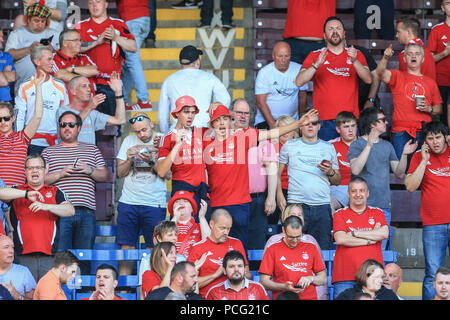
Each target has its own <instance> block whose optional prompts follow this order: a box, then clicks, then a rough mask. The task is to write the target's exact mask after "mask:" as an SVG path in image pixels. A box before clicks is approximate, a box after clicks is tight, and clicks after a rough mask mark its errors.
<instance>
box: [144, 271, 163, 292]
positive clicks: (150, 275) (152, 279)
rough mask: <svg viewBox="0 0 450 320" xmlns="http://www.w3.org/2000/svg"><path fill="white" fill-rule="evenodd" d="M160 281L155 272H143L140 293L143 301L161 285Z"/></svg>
mask: <svg viewBox="0 0 450 320" xmlns="http://www.w3.org/2000/svg"><path fill="white" fill-rule="evenodd" d="M161 281H162V280H161V279H160V278H159V276H158V274H157V273H156V272H155V271H153V270H147V271H145V272H144V274H143V275H142V293H143V294H144V299H145V297H146V296H147V295H148V294H149V292H150V291H152V289H153V288H154V287H156V286H159V285H160V284H161Z"/></svg>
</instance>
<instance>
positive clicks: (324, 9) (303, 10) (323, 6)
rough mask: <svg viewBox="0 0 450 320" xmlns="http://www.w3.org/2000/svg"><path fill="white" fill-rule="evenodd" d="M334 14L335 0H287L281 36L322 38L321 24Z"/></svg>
mask: <svg viewBox="0 0 450 320" xmlns="http://www.w3.org/2000/svg"><path fill="white" fill-rule="evenodd" d="M335 15H336V0H316V1H311V0H289V1H288V7H287V15H286V24H285V26H284V33H283V38H285V39H286V38H291V37H315V38H322V39H323V37H324V36H323V24H324V23H325V20H326V19H327V18H328V17H332V16H335Z"/></svg>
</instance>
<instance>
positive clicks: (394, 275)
mask: <svg viewBox="0 0 450 320" xmlns="http://www.w3.org/2000/svg"><path fill="white" fill-rule="evenodd" d="M384 272H385V273H386V278H385V279H384V286H385V287H386V288H388V289H391V290H392V291H393V292H394V293H395V294H396V295H397V297H398V298H399V299H400V300H404V299H403V298H401V297H399V296H398V288H400V286H401V285H402V282H403V270H402V268H400V267H399V266H398V265H397V264H396V263H388V264H387V265H385V266H384Z"/></svg>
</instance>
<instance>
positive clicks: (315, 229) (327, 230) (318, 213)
mask: <svg viewBox="0 0 450 320" xmlns="http://www.w3.org/2000/svg"><path fill="white" fill-rule="evenodd" d="M302 208H303V216H304V218H305V225H304V227H303V233H307V234H310V235H311V236H313V237H314V239H316V241H317V243H319V246H320V249H322V250H332V249H333V240H332V239H331V230H332V228H333V218H332V217H331V206H330V205H329V204H324V205H317V206H310V205H307V204H304V203H302Z"/></svg>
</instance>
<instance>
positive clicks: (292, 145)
mask: <svg viewBox="0 0 450 320" xmlns="http://www.w3.org/2000/svg"><path fill="white" fill-rule="evenodd" d="M307 112H308V110H306V111H305V112H304V113H303V114H302V115H301V116H302V117H303V116H304V115H305V114H307ZM319 130H320V119H319V115H318V114H317V113H314V114H311V115H309V116H308V119H307V120H305V121H304V124H303V125H302V126H300V131H301V133H302V136H301V137H300V138H298V139H291V140H289V141H287V142H286V143H285V144H284V145H283V147H282V148H281V150H280V156H279V163H280V165H279V167H278V184H277V204H278V206H279V207H280V209H281V210H282V211H283V210H284V208H285V207H286V205H287V204H292V203H301V204H302V207H303V212H304V217H305V225H304V232H306V233H308V234H310V235H312V236H313V237H314V238H315V239H316V240H317V242H318V243H319V245H320V247H321V248H322V250H331V249H332V247H333V241H332V240H331V227H332V218H331V206H330V185H339V183H340V181H341V174H340V172H339V165H338V162H337V155H336V150H335V149H334V147H333V145H332V144H331V143H330V142H327V141H323V140H321V139H319V137H318V132H319ZM286 166H288V175H289V187H288V196H287V201H286V198H285V197H284V194H283V190H282V187H281V175H282V173H283V170H284V168H285V167H286Z"/></svg>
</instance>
